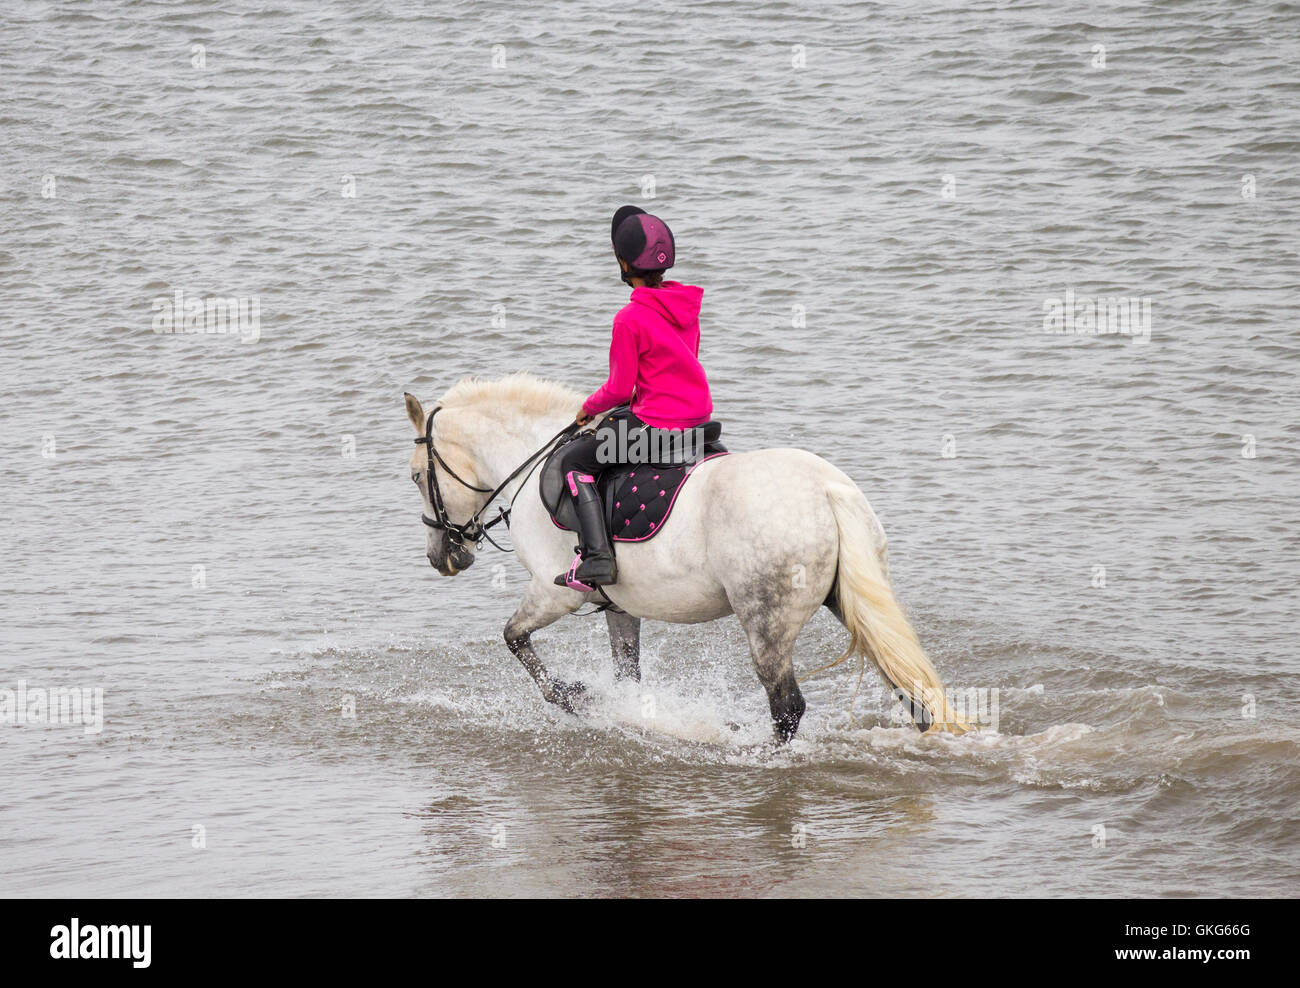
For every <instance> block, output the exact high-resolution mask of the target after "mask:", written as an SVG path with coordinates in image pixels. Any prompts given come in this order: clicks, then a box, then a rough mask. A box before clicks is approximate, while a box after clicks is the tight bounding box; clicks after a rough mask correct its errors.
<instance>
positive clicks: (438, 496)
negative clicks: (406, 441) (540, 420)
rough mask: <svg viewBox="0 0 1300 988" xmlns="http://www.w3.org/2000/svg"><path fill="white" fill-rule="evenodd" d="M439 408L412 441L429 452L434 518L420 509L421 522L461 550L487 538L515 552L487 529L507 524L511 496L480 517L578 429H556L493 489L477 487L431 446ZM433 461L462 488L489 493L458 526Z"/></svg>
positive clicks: (440, 408) (511, 504) (501, 547)
mask: <svg viewBox="0 0 1300 988" xmlns="http://www.w3.org/2000/svg"><path fill="white" fill-rule="evenodd" d="M440 411H442V406H441V405H439V406H438V407H437V408H435V409H434V410H433V411H432V412H430V413H429V418H428V419H427V420H426V421H425V423H424V435H423V436H421V437H420V438H419V439H416V440H414V442H415V445H417V446H424V447H425V448H426V449H428V451H429V461H428V462H429V500H430V501H431V502H432V503H433V514H434V517H433V518H430V517H429V516H428V515H426V514H425V513H424V512H423V511H421V512H420V521H422V522H424V523H425V524H426V525H428V526H429V527H430V528H432V529H434V530H435V531H439V532H446V533H447V535H448V537H449V538H450V539H451V540H452V541H453V542H455V543H456V544H457V545H459V546H460V547H461V548H462V549H468V548H469V547H470V546H471V545H472V546H476V547H477V548H480V549H481V548H482V547H483V540H484V539H486V540H487V541H488V542H491V543H492V545H493V546H494V547H495V548H497V549H500V550H501V551H502V552H513V551H514V550H513V549H507V548H505V547H504V546H501V545H498V544H497V542H496V541H495V540H494V539H493V538H492V536H491V535H489V534H488V529H490V528H491V527H492V526H494V525H499V524H500V523H501V522H505V523H506V528H509V527H510V511H511V509H512V508H513V507H514V505H515V502H514V499H513V498H512V499H511V501H510V506H509V507H506V508H499V509H497V516H496V517H495V518H493V519H492V520H491V521H488V522H483V521H482V520H481V519H482V517H483V512H485V511H486V510H487V509H488V508H489V507H490V506H491V504H492V502H493V501H495V500H496V497H497V495H498V494H500V493H501V492H502V491H503V490H505V489H506V487H507V486H508V485H509V484H510V482H511V481H512V480H514V479H515V478H516V477H518V476H519V475H520V474H521V473H523V472H524V470H525V469H527V468H528V467H529V465H533V466H536V462H537V460H538V459H540V458H541V457H542V456H543V455H544V454H546V453H548V452H550V450H551V449H552V447H554V446H555V444H556V443H557V442H558V441H559V440H560V439H562V438H564V437H565V436H567V435H569V434H570V433H571V432H573V431H574V430H575V429H577V428H579V426H578V423H576V422H570V423H569V424H568V425H566V426H565V427H564V428H563V429H561V430H560V431H559V432H557V433H556V434H555V435H554V436H552V437H551V438H550V439H549V440H547V442H546V444H545V445H544V446H543V447H542V448H541V449H539V450H538V451H537V452H536V453H534V454H533V455H532V456H530V457H528V459H526V460H524V462H523V463H521V464H520V465H519V467H518V468H517V469H516V470H515V471H514V472H513V473H512V474H510V476H509V477H507V478H506V479H505V480H503V481H502V482H501V483H500V484H498V485H497V487H496V488H491V487H477V486H475V485H474V484H471V483H470V482H469V481H468V480H466V479H465V478H464V477H462V476H460V475H459V474H458V473H456V471H455V470H453V469H452V468H451V467H450V466H448V465H447V461H446V460H444V459H443V458H442V454H441V453H439V452H438V449H437V447H436V446H434V445H433V417H434V416H435V415H437V414H438V413H439V412H440ZM435 460H436V461H437V462H438V463H439V464H440V465H441V466H442V468H443V469H444V470H446V471H447V475H448V476H449V477H451V479H452V480H454V481H456V483H458V484H460V485H461V486H462V487H465V488H467V489H469V490H471V491H475V492H477V493H479V494H487V495H488V499H487V501H486V502H485V503H484V504H483V507H481V508H479V509H478V510H477V511H475V512H474V513H473V514H472V515H470V517H469V520H468V521H466V522H465V523H464V524H463V525H457V524H456V523H455V522H453V521H452V520H451V515H449V514H448V513H447V504H446V502H445V501H444V500H443V496H442V488H441V486H439V484H438V471H437V470H436V469H434V461H435ZM530 472H531V471H530ZM522 489H523V485H522V484H521V485H520V490H522ZM518 496H519V492H518V491H516V492H515V497H518Z"/></svg>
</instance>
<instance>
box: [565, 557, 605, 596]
mask: <svg viewBox="0 0 1300 988" xmlns="http://www.w3.org/2000/svg"><path fill="white" fill-rule="evenodd" d="M581 564H582V554H581V553H578V554H577V555H576V556H574V557H573V562H572V563H570V564H569V571H568V572H567V573H561V574H560V575H559V576H557V577H556V578H555V585H556V586H557V587H568V588H569V589H570V590H581V591H582V592H583V593H591V592H592V591H594V590H595V589H596V588H595V587H589V586H587V584H585V583H583V582H582V581H581V580H579V579H578V567H579V566H580V565H581Z"/></svg>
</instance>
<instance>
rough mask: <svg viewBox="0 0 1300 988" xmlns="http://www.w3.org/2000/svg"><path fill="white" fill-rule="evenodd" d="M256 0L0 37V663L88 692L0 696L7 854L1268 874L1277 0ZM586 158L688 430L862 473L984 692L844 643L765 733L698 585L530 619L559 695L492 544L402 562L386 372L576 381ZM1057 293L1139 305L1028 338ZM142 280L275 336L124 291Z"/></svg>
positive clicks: (1274, 823) (1284, 63)
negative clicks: (77, 711) (207, 329)
mask: <svg viewBox="0 0 1300 988" xmlns="http://www.w3.org/2000/svg"><path fill="white" fill-rule="evenodd" d="M277 6H278V7H279V8H280V10H279V11H278V12H277V11H273V10H262V9H259V8H256V7H253V6H245V5H235V4H222V5H219V6H215V7H214V6H213V5H206V4H205V5H200V4H193V3H181V4H174V5H154V4H146V3H124V4H116V5H112V4H99V5H86V6H78V7H75V8H64V7H62V6H59V5H53V4H41V3H30V4H24V5H22V6H21V7H18V8H16V9H15V10H14V11H12V12H10V13H9V14H8V15H7V16H6V18H5V19H4V20H3V21H0V81H2V82H3V83H4V85H3V89H2V90H0V93H2V94H3V95H0V128H2V130H0V133H2V134H3V136H4V141H3V142H0V220H2V221H3V222H2V223H0V228H3V230H4V237H3V239H2V240H0V277H2V279H3V280H2V281H0V284H3V292H4V297H3V301H4V313H5V317H6V318H5V319H4V320H3V322H2V323H0V352H2V353H3V366H4V377H3V381H4V400H3V402H0V436H3V472H2V473H0V511H2V514H3V517H4V518H5V533H6V551H5V552H4V553H3V554H0V588H2V589H3V591H4V595H5V616H4V621H3V630H2V631H0V634H2V635H3V642H4V648H3V652H2V653H0V687H7V688H16V687H17V685H18V684H19V683H20V682H22V683H26V684H27V685H28V686H29V687H57V686H75V687H102V688H103V690H104V705H105V724H104V729H103V731H102V732H101V733H98V734H86V733H84V732H83V731H82V730H81V729H80V728H75V727H68V726H58V727H44V726H35V725H30V724H29V725H25V726H21V727H19V726H3V727H0V738H3V744H2V745H0V763H2V764H3V768H4V774H5V777H6V781H7V783H8V784H7V785H6V786H5V787H4V792H3V793H0V874H3V875H4V876H5V878H4V882H3V886H0V890H3V891H4V892H5V893H6V894H10V895H41V894H45V895H71V894H92V895H116V894H130V895H178V894H179V895H366V896H369V895H416V894H418V895H438V896H444V895H473V894H482V895H533V894H551V895H553V894H559V895H575V896H577V895H587V896H590V895H620V894H623V895H626V894H635V895H664V896H679V895H804V894H808V895H863V894H869V895H931V894H937V895H945V896H978V895H1059V896H1078V895H1086V896H1133V895H1219V896H1239V895H1258V894H1263V895H1294V894H1295V893H1296V890H1297V880H1298V879H1300V852H1298V851H1297V839H1298V838H1300V819H1298V816H1300V814H1298V812H1297V805H1300V758H1298V756H1300V730H1298V729H1297V727H1296V726H1295V725H1296V723H1297V713H1298V712H1300V686H1297V675H1296V674H1297V673H1298V672H1300V660H1297V656H1296V650H1295V644H1294V635H1293V629H1294V627H1295V617H1296V610H1297V607H1296V600H1297V596H1296V591H1295V586H1296V582H1297V581H1296V578H1297V575H1300V560H1298V559H1297V540H1296V536H1295V533H1296V531H1297V528H1298V527H1300V507H1298V506H1297V499H1296V497H1295V491H1296V478H1297V468H1298V467H1300V454H1298V453H1297V439H1300V427H1298V425H1297V416H1296V408H1297V399H1298V398H1300V347H1298V344H1297V335H1296V326H1297V315H1298V312H1297V310H1298V308H1300V306H1297V298H1298V297H1300V276H1298V275H1297V272H1298V271H1300V256H1298V254H1300V251H1298V250H1297V243H1298V241H1297V236H1296V231H1297V229H1300V192H1298V191H1297V188H1296V185H1295V181H1294V177H1295V174H1296V168H1297V164H1298V158H1300V106H1298V100H1300V82H1297V79H1296V73H1295V67H1296V65H1297V64H1298V58H1297V56H1300V42H1298V41H1297V40H1296V39H1297V38H1300V7H1297V6H1296V5H1295V4H1284V3H1279V4H1256V5H1244V6H1243V5H1239V4H1229V3H1227V2H1226V0H1209V2H1205V3H1201V4H1188V3H1154V4H1136V3H1132V4H1096V3H1090V4H1078V5H1060V4H1039V5H1032V4H1031V5H1020V4H1015V5H1013V4H1009V3H993V2H988V3H984V4H979V5H976V6H974V7H972V6H971V5H969V4H957V3H944V4H938V5H934V6H932V7H930V8H927V9H926V10H925V11H920V10H918V9H917V8H915V7H914V6H911V5H856V4H841V3H831V4H797V5H796V4H785V3H762V4H757V5H736V4H715V3H691V4H662V5H653V8H652V9H646V10H638V11H636V12H635V13H633V12H629V11H626V10H622V9H620V8H617V7H613V6H609V7H605V6H600V5H596V4H590V3H582V4H573V5H570V6H569V7H568V8H567V11H568V12H567V13H566V14H565V15H564V16H562V17H560V16H557V15H556V14H555V13H554V12H548V11H546V10H544V9H539V8H520V7H519V6H518V5H513V4H504V3H475V4H470V3H452V4H441V5H435V6H434V7H433V8H432V9H430V8H429V7H428V5H423V4H415V3H388V4H379V3H373V4H366V5H362V6H359V7H356V8H355V9H348V10H344V9H339V8H329V9H321V8H319V6H318V5H314V4H306V3H286V4H280V5H277ZM195 44H199V45H202V46H204V58H205V64H204V66H203V67H202V68H198V67H195V66H194V65H192V64H191V60H192V58H194V57H195V55H194V54H193V53H192V49H191V46H192V45H195ZM1095 44H1104V45H1105V46H1106V66H1105V68H1093V67H1092V65H1091V62H1092V60H1093V59H1094V57H1095V56H1094V53H1093V46H1094V45H1095ZM495 45H502V46H504V47H503V49H502V50H501V51H500V52H498V54H497V58H498V60H499V59H500V57H501V56H502V55H504V64H502V65H499V66H498V67H494V65H493V58H494V47H493V46H495ZM794 45H803V46H804V50H803V55H804V58H805V59H806V64H804V65H802V67H796V66H794V65H793V64H792V58H794V57H796V53H795V52H794V50H793V48H792V46H794ZM46 175H53V176H55V187H54V195H53V197H51V198H45V197H43V196H42V191H43V189H44V188H45V186H44V184H43V183H44V176H46ZM347 176H351V178H352V180H353V181H354V182H355V188H356V196H355V198H348V197H345V196H344V195H343V194H342V192H343V191H346V190H347V189H348V188H349V186H348V184H347ZM647 176H652V177H653V196H651V195H649V194H648V193H649V191H650V189H649V185H648V182H647V181H646V177H647ZM945 176H952V182H948V183H947V186H948V188H950V189H952V190H953V191H955V197H952V198H949V197H946V196H945V195H944V190H945V183H946V182H947V180H946V179H945ZM1247 177H1250V178H1252V179H1253V183H1254V198H1246V197H1244V196H1243V188H1245V187H1246V186H1244V185H1243V182H1244V181H1245V179H1246V178H1247ZM625 201H627V202H637V203H640V204H642V205H643V206H645V207H646V208H650V209H652V210H653V211H656V212H659V213H661V214H662V215H663V216H664V217H665V218H666V219H667V220H668V221H669V222H670V223H671V224H672V226H673V229H674V231H675V233H676V235H677V240H678V246H679V254H680V256H681V263H680V264H679V266H678V268H677V269H676V270H677V273H678V276H679V277H680V278H682V279H683V280H686V281H689V282H692V283H696V284H700V285H703V286H704V287H705V312H704V319H703V331H704V344H703V348H702V353H703V358H704V363H705V366H706V368H707V369H708V372H709V375H710V380H711V382H712V385H713V391H714V399H715V405H716V414H717V417H719V418H721V419H723V420H724V422H725V423H726V428H727V437H726V438H727V440H728V442H729V445H730V446H731V447H732V448H733V449H746V448H756V447H759V446H764V445H796V446H803V447H806V448H809V449H812V450H814V451H816V452H818V453H821V454H822V455H824V456H826V457H827V458H828V459H830V460H831V461H832V462H834V463H835V464H836V465H838V466H839V467H841V468H842V469H844V470H845V471H847V472H848V473H849V474H850V475H851V476H853V477H854V478H855V479H856V480H858V482H859V483H860V484H861V485H862V487H863V490H864V491H866V493H867V495H868V497H869V498H870V499H871V501H872V504H873V506H874V507H875V509H876V511H877V513H878V514H879V515H880V518H881V520H882V522H883V523H884V526H885V528H886V530H887V531H888V533H889V536H890V547H891V564H892V571H893V576H894V581H895V585H896V587H897V589H898V592H899V595H900V597H901V598H902V599H903V600H904V601H905V603H906V604H907V606H908V608H909V612H910V614H911V616H912V617H913V619H914V622H915V624H916V626H917V628H918V631H919V633H920V635H921V638H922V641H923V642H924V643H925V644H926V646H927V649H928V651H929V652H930V654H931V655H932V657H933V658H934V660H935V662H936V664H937V665H938V667H939V669H940V671H941V672H942V673H943V675H944V677H945V680H946V681H947V682H948V684H949V685H950V686H952V687H954V688H962V689H965V688H973V689H982V690H986V691H992V690H997V691H998V694H997V696H998V731H997V732H986V733H985V734H983V735H981V736H978V737H967V738H962V739H922V738H920V737H919V736H917V734H916V733H915V731H913V730H911V729H910V728H906V727H902V726H897V725H896V724H895V723H894V722H893V720H892V719H891V709H890V705H889V704H888V703H886V702H885V698H884V696H883V695H882V694H881V692H880V690H879V688H878V685H877V684H876V683H875V682H874V681H867V682H866V683H865V684H864V689H863V693H862V695H861V696H860V697H859V698H858V700H857V703H856V705H855V708H854V714H853V718H852V719H850V714H849V699H850V696H851V694H852V691H853V685H854V681H855V678H856V673H855V671H854V670H852V669H848V668H846V667H843V666H841V667H839V668H838V669H836V670H832V671H829V672H826V673H823V674H821V675H819V676H817V677H814V678H813V679H811V680H810V681H809V682H807V683H806V684H805V689H806V694H807V697H808V703H809V708H808V714H807V716H806V718H805V720H804V723H803V726H802V728H801V731H800V735H799V737H798V738H797V740H796V741H795V742H794V743H793V744H792V745H790V746H789V747H788V748H785V749H778V748H776V747H775V746H774V745H772V744H771V743H770V741H769V740H768V734H769V727H768V722H767V712H766V702H765V698H764V696H763V694H762V690H761V688H760V687H759V686H758V684H757V682H756V680H755V679H754V677H753V674H752V672H751V671H750V669H749V661H748V656H747V653H746V650H745V646H744V640H743V636H742V635H741V633H740V629H739V627H738V626H737V625H736V624H735V622H734V621H726V622H719V623H716V624H711V625H703V626H698V627H672V626H665V625H656V624H649V625H647V628H646V631H645V636H644V637H645V642H644V652H645V654H644V657H643V666H644V670H645V679H644V682H643V684H642V685H641V687H640V688H632V687H629V686H628V685H627V684H618V683H615V682H613V681H612V680H611V678H610V676H611V673H610V670H609V663H608V658H607V645H606V643H605V639H604V631H603V622H602V621H601V620H600V619H599V618H589V619H585V620H583V619H576V618H574V619H570V620H568V621H566V622H562V623H561V624H558V625H556V626H554V627H553V628H551V629H548V630H547V631H545V632H543V633H541V634H540V635H539V636H538V642H539V647H540V648H541V649H542V652H543V656H544V658H545V659H546V661H547V662H548V664H549V665H550V666H551V668H552V669H553V670H554V671H556V673H557V674H559V675H563V676H566V677H569V676H576V677H579V678H582V679H584V680H585V681H587V682H588V683H589V684H590V685H591V687H592V690H593V692H594V693H595V696H596V703H595V705H594V707H593V709H592V711H591V712H590V713H589V714H588V715H587V716H585V717H584V718H581V719H576V718H572V717H569V716H566V715H564V714H561V713H558V712H556V711H554V710H553V709H551V708H549V707H547V706H546V705H544V704H543V703H542V702H541V701H540V699H539V698H538V696H537V694H536V691H535V689H534V688H533V687H532V686H531V684H530V682H529V681H528V680H527V678H526V676H525V674H524V673H523V671H522V670H521V669H520V668H519V666H518V665H517V664H516V663H515V662H514V660H513V659H512V658H511V657H510V656H509V654H508V653H507V651H506V650H505V648H504V646H503V645H502V644H501V642H500V631H501V627H502V625H503V624H504V621H505V619H506V617H507V616H508V615H509V613H510V611H511V610H512V609H513V606H514V601H515V600H516V599H517V598H518V595H519V593H520V592H521V590H522V587H523V585H524V579H523V575H522V570H520V569H518V568H517V566H516V565H515V564H514V562H513V561H512V560H511V559H510V558H509V557H496V556H494V555H489V556H485V557H484V558H483V559H482V560H480V562H479V564H478V565H477V566H476V567H475V568H474V569H473V570H471V571H469V572H468V573H466V574H464V575H462V576H460V577H457V578H455V579H453V580H448V579H444V578H439V577H438V576H437V574H436V573H434V571H433V570H431V569H430V567H429V566H428V563H427V561H426V560H425V558H424V533H423V531H422V527H421V526H420V524H419V522H418V520H417V513H418V507H419V506H418V503H417V502H416V500H415V499H414V494H413V491H412V490H411V487H410V481H409V479H408V477H407V473H406V460H407V457H408V455H409V450H410V446H409V438H410V437H409V435H408V433H409V429H410V427H409V425H408V423H407V422H406V419H405V414H404V412H403V409H402V405H401V393H402V391H404V390H410V391H413V392H415V393H417V394H419V395H420V396H421V397H422V398H425V399H429V398H435V397H436V396H437V395H438V394H440V393H441V392H442V391H443V390H445V389H446V388H447V387H448V386H450V384H451V383H453V382H454V381H455V380H456V379H458V378H459V377H461V376H462V375H464V374H467V373H482V374H486V375H497V374H501V373H505V372H508V371H511V370H516V369H520V368H528V369H532V370H534V371H536V372H538V373H541V374H544V375H548V376H552V377H555V378H558V379H561V380H565V381H566V382H569V383H571V384H572V385H573V386H574V387H575V388H581V389H584V390H587V389H592V388H594V387H595V386H596V385H597V384H598V383H599V382H600V379H601V377H602V374H603V369H604V362H605V348H606V341H607V333H608V325H609V320H610V317H611V316H612V314H613V312H614V311H615V310H616V309H617V307H618V306H619V305H620V304H621V302H622V300H623V298H624V297H625V290H624V289H623V287H622V286H621V285H620V284H619V282H618V281H617V279H616V278H615V277H614V275H613V274H612V272H613V270H614V265H613V261H612V260H611V259H610V257H609V256H608V249H607V247H606V240H605V237H606V236H607V223H608V215H609V213H610V212H611V210H612V209H613V208H614V207H615V206H617V205H618V204H620V203H622V202H625ZM1067 288H1068V289H1072V290H1073V291H1074V292H1075V293H1077V294H1078V295H1080V296H1091V297H1102V296H1116V297H1132V298H1146V299H1150V300H1151V312H1152V315H1151V324H1150V340H1149V342H1146V343H1141V342H1135V341H1134V340H1133V339H1132V338H1131V337H1125V336H1117V335H1111V336H1086V335H1071V336H1066V335H1056V334H1046V333H1044V332H1043V320H1044V303H1045V301H1047V300H1050V299H1054V298H1061V297H1063V296H1064V293H1065V291H1066V290H1067ZM177 289H181V290H182V291H184V292H186V293H191V294H193V295H195V296H205V295H220V296H249V297H255V298H257V300H258V301H259V303H260V331H259V336H258V339H257V340H256V341H255V342H247V343H244V342H241V341H240V340H239V339H238V338H237V337H231V336H229V335H211V336H196V335H167V336H164V335H157V334H155V333H154V332H153V331H152V329H151V325H152V319H153V316H154V311H153V308H152V305H153V301H154V300H155V299H156V298H159V297H171V296H172V293H173V292H174V291H175V290H177ZM796 306H798V307H802V309H801V311H802V318H799V312H798V311H797V310H796V309H795V307H796ZM497 307H503V308H497ZM1247 437H1251V438H1247ZM349 449H352V450H353V455H350V456H349V455H345V453H347V452H348V451H349ZM1243 453H1253V456H1248V455H1243ZM498 566H500V567H501V568H500V569H497V568H496V567H498ZM194 567H202V569H201V571H196V570H195V569H194ZM1098 567H1104V581H1103V580H1102V574H1101V571H1100V570H1098V569H1097V568H1098ZM1101 582H1104V586H1101V585H1098V584H1100V583H1101ZM196 583H199V584H202V585H201V586H196V585H195V584H196ZM843 637H844V636H843V633H842V631H841V629H840V628H839V626H838V625H836V624H835V623H834V622H833V621H832V620H831V619H830V618H829V616H828V615H821V616H819V617H818V618H817V619H815V620H814V622H813V623H812V624H811V625H810V626H809V628H808V629H807V631H806V632H805V634H804V636H803V637H802V638H801V639H800V644H799V650H798V655H797V665H798V668H799V669H800V670H801V671H802V672H806V671H808V670H811V669H813V668H815V667H816V666H818V665H820V664H822V663H824V662H826V661H828V660H829V659H830V658H831V657H833V656H834V655H835V654H837V652H838V650H839V649H840V648H841V647H842V645H843ZM986 695H987V694H986ZM349 696H350V697H353V698H355V702H356V712H357V716H356V717H355V718H344V717H343V716H341V712H340V711H341V704H342V703H343V702H344V698H345V697H349ZM647 704H648V705H649V707H647ZM646 709H653V712H654V716H653V717H647V716H644V715H643V711H644V710H646ZM196 827H201V828H203V830H202V831H196V830H195V828H196ZM196 833H201V835H202V838H203V842H204V843H205V844H206V846H205V847H202V848H196V847H194V846H193V843H194V841H195V839H196V838H195V834H196Z"/></svg>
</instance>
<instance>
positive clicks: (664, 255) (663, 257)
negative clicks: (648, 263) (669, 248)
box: [659, 251, 668, 261]
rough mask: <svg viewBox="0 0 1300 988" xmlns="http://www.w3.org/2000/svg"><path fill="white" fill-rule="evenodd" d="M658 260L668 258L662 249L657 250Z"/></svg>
mask: <svg viewBox="0 0 1300 988" xmlns="http://www.w3.org/2000/svg"><path fill="white" fill-rule="evenodd" d="M659 260H660V261H666V260H668V255H667V254H665V253H664V252H663V251H660V252H659Z"/></svg>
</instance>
